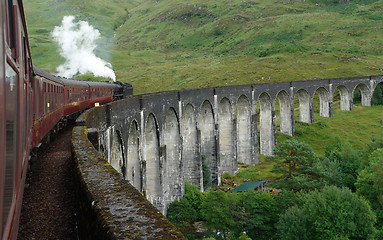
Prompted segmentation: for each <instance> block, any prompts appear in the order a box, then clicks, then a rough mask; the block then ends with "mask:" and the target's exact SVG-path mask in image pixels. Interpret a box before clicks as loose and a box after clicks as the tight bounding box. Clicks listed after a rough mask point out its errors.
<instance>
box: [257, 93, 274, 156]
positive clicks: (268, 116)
mask: <svg viewBox="0 0 383 240" xmlns="http://www.w3.org/2000/svg"><path fill="white" fill-rule="evenodd" d="M259 106H260V116H259V128H260V129H259V130H260V134H259V137H260V145H261V146H260V149H261V154H263V155H268V156H271V155H273V149H274V146H275V121H274V114H275V113H274V109H273V104H272V102H271V97H270V96H269V94H267V93H265V92H264V93H262V94H261V95H260V96H259Z"/></svg>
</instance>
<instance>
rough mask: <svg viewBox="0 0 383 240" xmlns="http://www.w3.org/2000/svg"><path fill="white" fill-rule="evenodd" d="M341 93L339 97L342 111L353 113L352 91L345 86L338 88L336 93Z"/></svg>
mask: <svg viewBox="0 0 383 240" xmlns="http://www.w3.org/2000/svg"><path fill="white" fill-rule="evenodd" d="M336 90H338V91H339V97H340V110H341V111H351V110H352V97H351V93H350V91H348V89H347V88H346V87H345V86H343V85H340V86H338V87H337V88H336V89H335V91H336Z"/></svg>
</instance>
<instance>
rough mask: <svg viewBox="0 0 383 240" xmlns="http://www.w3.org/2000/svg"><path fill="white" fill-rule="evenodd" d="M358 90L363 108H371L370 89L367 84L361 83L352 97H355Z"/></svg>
mask: <svg viewBox="0 0 383 240" xmlns="http://www.w3.org/2000/svg"><path fill="white" fill-rule="evenodd" d="M358 90H360V95H361V103H362V106H371V91H370V88H369V87H368V86H367V85H366V84H364V83H360V84H358V85H357V86H356V87H355V88H354V90H353V91H352V95H353V96H354V94H355V93H356V91H358Z"/></svg>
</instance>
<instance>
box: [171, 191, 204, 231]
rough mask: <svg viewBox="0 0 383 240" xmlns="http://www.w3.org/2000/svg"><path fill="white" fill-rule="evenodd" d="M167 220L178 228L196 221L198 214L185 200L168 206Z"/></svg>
mask: <svg viewBox="0 0 383 240" xmlns="http://www.w3.org/2000/svg"><path fill="white" fill-rule="evenodd" d="M167 218H168V219H169V221H170V222H172V223H173V224H174V225H176V226H177V227H179V228H183V227H184V226H187V224H192V223H194V222H195V221H197V219H198V212H197V211H196V210H195V209H194V208H193V206H192V204H191V203H190V202H189V201H188V200H187V199H185V198H183V199H181V201H174V202H172V203H171V204H170V205H169V208H168V213H167Z"/></svg>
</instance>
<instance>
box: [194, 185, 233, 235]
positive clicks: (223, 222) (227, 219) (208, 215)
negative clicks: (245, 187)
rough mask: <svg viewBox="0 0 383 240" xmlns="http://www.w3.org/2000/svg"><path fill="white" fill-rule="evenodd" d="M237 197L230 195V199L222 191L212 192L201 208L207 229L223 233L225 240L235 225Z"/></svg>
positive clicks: (208, 194) (207, 195)
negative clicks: (234, 212) (234, 209)
mask: <svg viewBox="0 0 383 240" xmlns="http://www.w3.org/2000/svg"><path fill="white" fill-rule="evenodd" d="M236 196H237V195H236V194H230V197H229V194H226V193H224V192H222V191H211V192H208V193H207V194H206V198H205V199H204V202H203V203H202V206H201V216H202V219H203V220H204V221H205V225H206V227H208V228H209V229H210V230H213V231H217V232H220V233H222V234H223V238H226V237H228V236H229V232H230V229H231V228H232V227H233V225H234V224H235V221H234V219H233V214H232V211H233V208H232V206H234V205H235V204H236V201H237V199H236ZM217 237H218V236H217Z"/></svg>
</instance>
